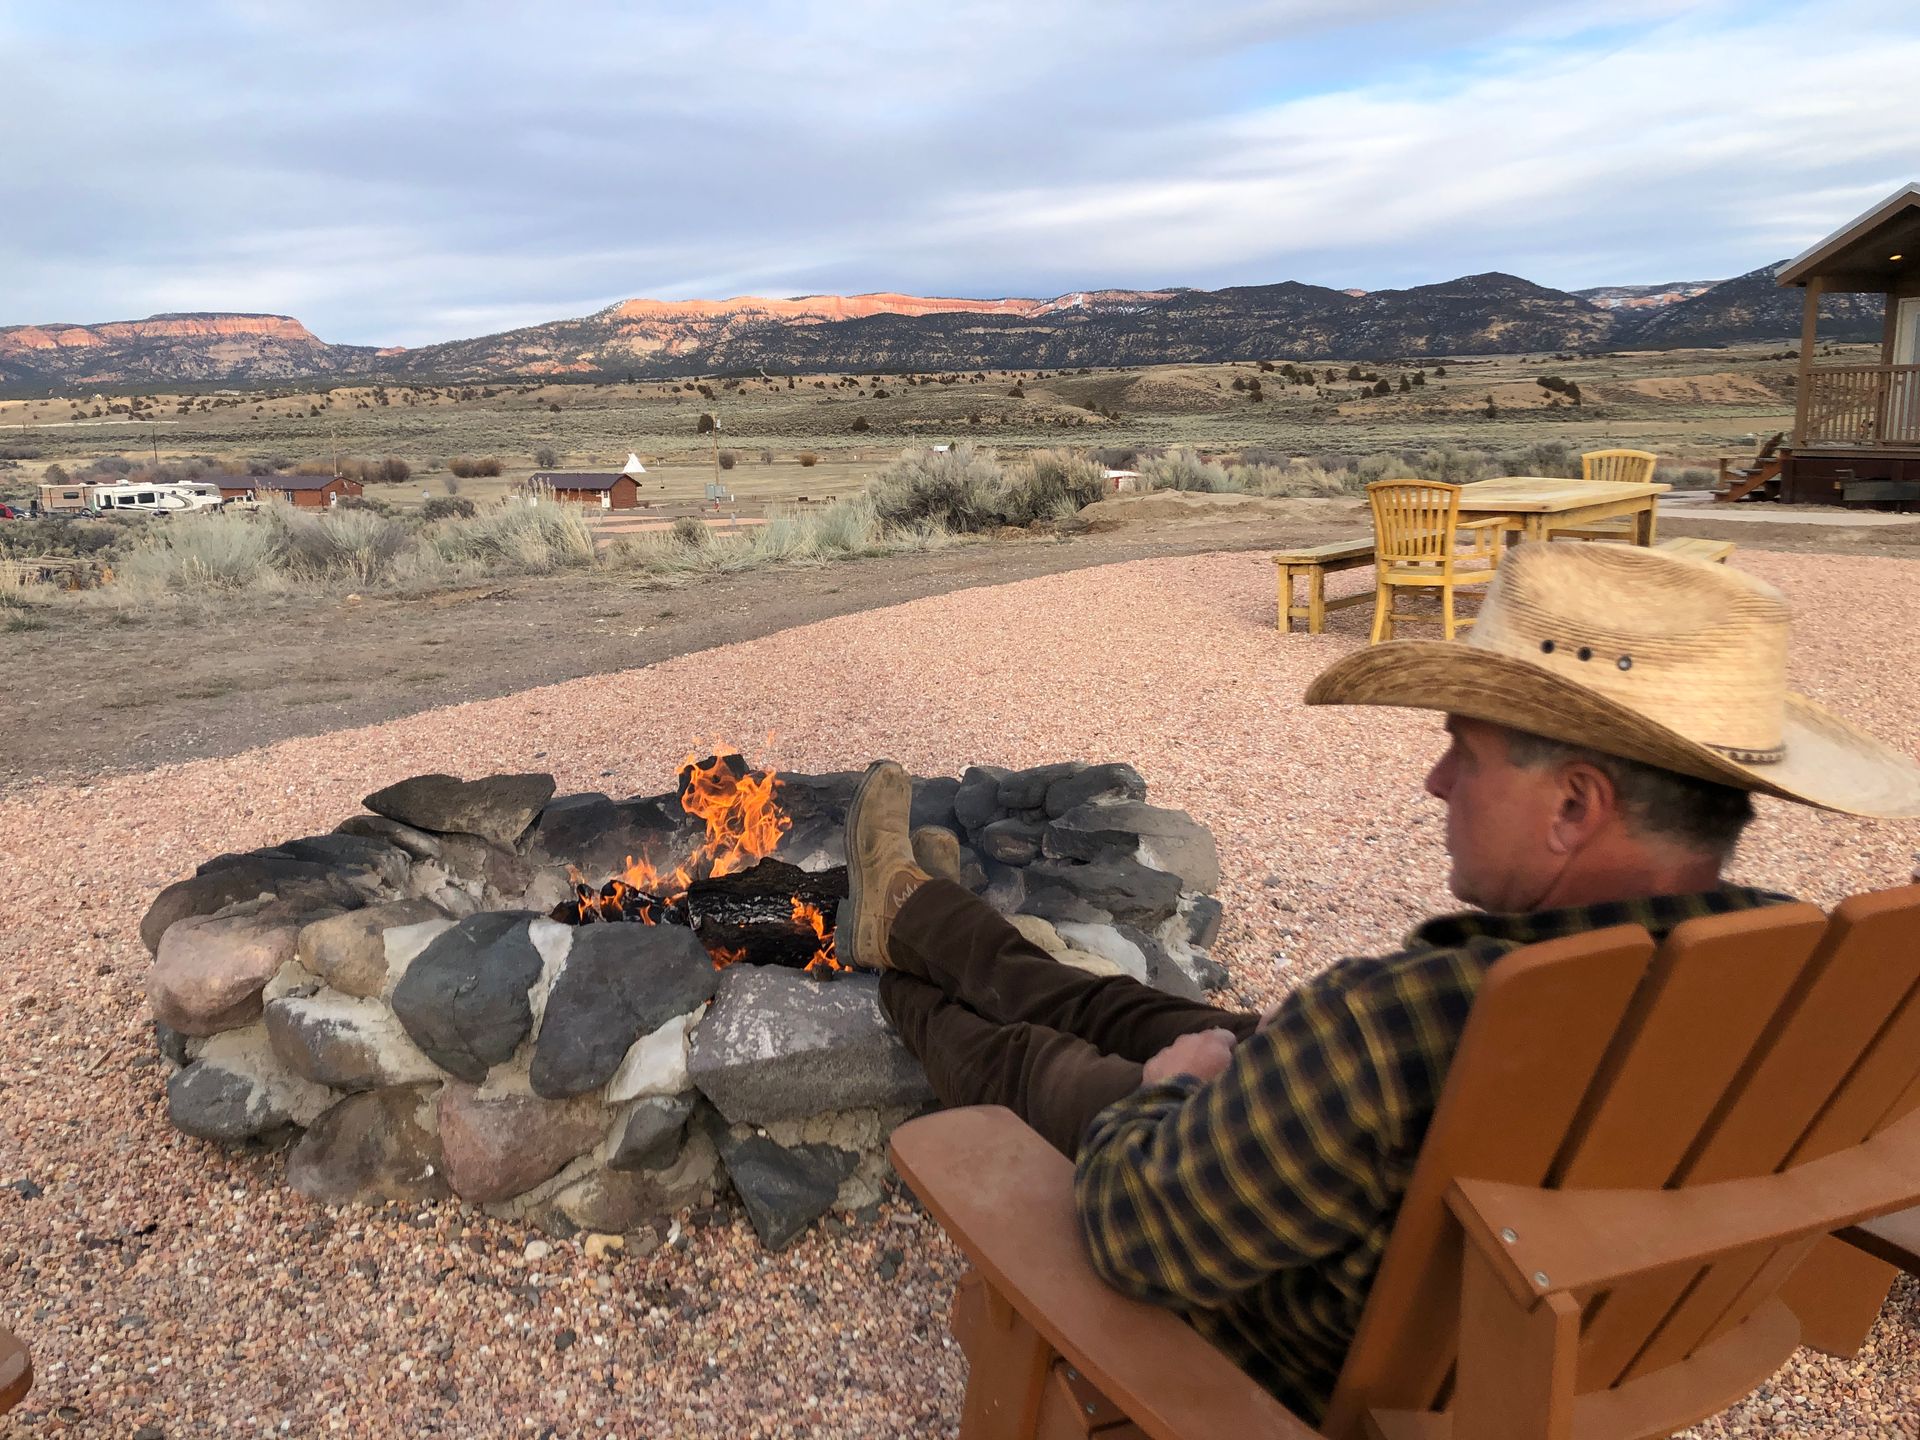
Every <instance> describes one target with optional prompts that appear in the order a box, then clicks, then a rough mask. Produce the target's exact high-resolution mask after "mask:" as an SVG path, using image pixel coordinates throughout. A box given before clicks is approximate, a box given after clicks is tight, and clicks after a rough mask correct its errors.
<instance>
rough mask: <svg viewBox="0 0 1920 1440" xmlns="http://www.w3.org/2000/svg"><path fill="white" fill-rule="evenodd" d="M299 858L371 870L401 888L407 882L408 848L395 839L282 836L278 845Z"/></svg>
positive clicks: (391, 884) (346, 836)
mask: <svg viewBox="0 0 1920 1440" xmlns="http://www.w3.org/2000/svg"><path fill="white" fill-rule="evenodd" d="M275 848H276V849H279V850H284V851H286V853H287V854H289V855H291V856H293V858H294V859H296V860H311V861H313V862H314V863H316V864H319V865H333V866H337V867H339V868H340V869H343V870H370V871H372V872H373V873H374V874H375V875H378V876H379V877H380V883H381V884H383V885H386V886H388V887H389V888H391V889H395V890H397V889H399V888H400V886H402V885H404V884H405V883H406V879H407V866H408V864H409V863H410V859H409V856H408V855H407V852H406V851H404V850H402V849H401V848H400V847H399V846H398V845H395V844H394V843H393V842H392V841H390V840H386V839H381V838H375V837H373V836H368V835H342V834H340V833H339V832H337V831H336V832H335V833H333V834H331V835H307V836H303V837H302V838H300V839H298V840H282V841H281V842H280V843H279V845H277V846H276V847H275Z"/></svg>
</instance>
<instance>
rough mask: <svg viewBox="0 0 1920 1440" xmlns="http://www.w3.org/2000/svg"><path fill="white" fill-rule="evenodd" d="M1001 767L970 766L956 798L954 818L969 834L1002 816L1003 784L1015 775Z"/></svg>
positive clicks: (961, 780) (954, 795)
mask: <svg viewBox="0 0 1920 1440" xmlns="http://www.w3.org/2000/svg"><path fill="white" fill-rule="evenodd" d="M1012 773H1013V772H1012V771H1011V770H1003V769H1001V768H1000V767H999V766H998V765H969V766H968V767H967V770H966V773H965V774H964V775H962V776H961V777H960V784H959V787H958V788H957V789H956V790H955V791H954V794H953V814H954V818H955V819H957V820H958V821H959V822H960V824H961V825H962V826H963V827H965V828H966V829H967V830H968V831H974V830H978V829H979V828H980V827H981V826H982V825H985V824H986V823H987V822H988V821H989V820H991V819H993V818H994V816H996V815H998V814H999V813H1000V782H1001V781H1002V780H1004V779H1006V778H1007V776H1009V775H1011V774H1012Z"/></svg>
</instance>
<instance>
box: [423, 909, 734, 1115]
mask: <svg viewBox="0 0 1920 1440" xmlns="http://www.w3.org/2000/svg"><path fill="white" fill-rule="evenodd" d="M416 964H417V962H416ZM719 983H720V976H719V972H718V971H716V970H715V969H714V968H713V959H712V957H711V956H709V955H708V954H707V952H706V950H705V948H704V947H702V945H701V944H700V942H699V941H698V940H697V939H695V938H694V934H693V932H692V931H691V930H686V929H682V928H681V927H680V926H677V925H583V926H581V927H580V928H579V929H578V930H576V931H575V932H574V938H573V948H572V950H571V952H570V953H569V954H568V956H567V963H566V968H565V969H563V970H562V971H561V972H560V978H559V979H558V980H556V981H555V982H554V986H553V990H552V993H550V994H549V995H548V996H547V1008H546V1013H545V1015H544V1017H543V1018H542V1020H541V1022H540V1038H539V1039H538V1040H537V1041H535V1042H534V1047H533V1066H532V1070H531V1074H530V1079H531V1083H532V1086H533V1093H534V1094H536V1095H540V1096H543V1097H545V1098H546V1099H549V1100H559V1099H564V1098H565V1097H566V1096H569V1095H582V1094H585V1093H586V1092H587V1091H589V1090H598V1089H599V1088H600V1087H601V1086H603V1085H605V1084H606V1083H607V1082H608V1081H609V1080H611V1079H612V1078H613V1073H614V1071H616V1070H618V1069H619V1068H620V1062H621V1060H622V1059H624V1058H625V1056H626V1053H627V1051H628V1049H629V1048H631V1047H632V1045H633V1043H634V1042H635V1041H636V1040H638V1039H639V1038H640V1037H641V1036H642V1035H648V1034H651V1033H652V1032H653V1031H655V1030H658V1029H659V1028H660V1027H661V1026H662V1025H664V1024H666V1023H667V1021H669V1020H671V1019H673V1017H674V1016H676V1015H685V1014H686V1013H687V1012H688V1011H690V1010H696V1009H698V1008H699V1007H700V1006H702V1005H704V1004H706V1002H707V1001H709V1000H711V999H712V998H713V994H714V991H715V989H716V988H717V987H718V986H719Z"/></svg>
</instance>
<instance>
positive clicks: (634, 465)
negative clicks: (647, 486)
mask: <svg viewBox="0 0 1920 1440" xmlns="http://www.w3.org/2000/svg"><path fill="white" fill-rule="evenodd" d="M620 473H621V474H622V475H644V474H646V473H647V467H646V466H644V465H642V464H641V463H640V457H639V456H638V455H636V454H634V453H633V452H632V451H631V450H629V451H628V452H627V463H626V464H625V465H624V466H623V467H622V468H621V471H620Z"/></svg>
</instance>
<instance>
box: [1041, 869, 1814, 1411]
mask: <svg viewBox="0 0 1920 1440" xmlns="http://www.w3.org/2000/svg"><path fill="white" fill-rule="evenodd" d="M1790 898H1791V897H1789V896H1785V895H1775V894H1771V893H1769V892H1766V891H1760V890H1749V889H1744V888H1741V887H1737V886H1724V887H1722V888H1720V889H1718V890H1712V891H1708V892H1705V893H1702V894H1697V895H1663V896H1658V897H1654V898H1651V899H1643V900H1630V901H1619V902H1613V903H1608V904H1603V905H1589V906H1581V907H1575V908H1568V909H1563V910H1549V911H1542V912H1540V913H1538V914H1533V915H1487V914H1478V913H1468V914H1460V915H1448V916H1443V917H1441V918H1438V919H1434V920H1429V921H1427V922H1426V923H1424V924H1422V925H1421V926H1419V928H1417V929H1416V930H1414V931H1413V933H1412V934H1411V935H1409V936H1408V937H1407V941H1406V948H1405V949H1403V950H1401V951H1400V952H1399V953H1398V954H1395V955H1389V956H1386V957H1384V958H1380V959H1356V960H1346V961H1342V962H1340V963H1338V964H1336V965H1333V966H1330V967H1329V968H1328V969H1326V970H1325V971H1323V972H1321V973H1320V974H1319V975H1316V976H1315V977H1314V978H1313V979H1311V980H1309V981H1307V982H1306V983H1305V984H1303V985H1301V986H1300V987H1298V988H1297V989H1295V990H1294V991H1293V992H1292V993H1291V994H1290V995H1288V996H1287V998H1286V1000H1285V1002H1284V1003H1283V1004H1282V1005H1281V1007H1280V1009H1279V1011H1278V1013H1277V1014H1276V1016H1275V1018H1274V1020H1273V1021H1272V1023H1271V1024H1269V1025H1268V1026H1267V1028H1266V1029H1264V1030H1263V1031H1261V1032H1260V1033H1259V1034H1257V1035H1255V1036H1253V1037H1251V1038H1249V1039H1247V1040H1243V1041H1241V1042H1240V1044H1239V1045H1237V1046H1236V1047H1235V1048H1234V1052H1233V1059H1232V1061H1231V1063H1230V1064H1229V1065H1228V1067H1227V1070H1226V1072H1225V1073H1224V1074H1223V1075H1221V1076H1220V1077H1219V1078H1218V1079H1217V1080H1214V1081H1212V1082H1211V1083H1203V1082H1201V1081H1200V1080H1198V1079H1196V1078H1195V1077H1193V1076H1190V1075H1186V1076H1179V1077H1176V1078H1175V1079H1172V1080H1168V1081H1166V1082H1164V1083H1161V1084H1157V1085H1143V1086H1142V1087H1141V1088H1140V1089H1138V1090H1136V1091H1135V1092H1134V1093H1133V1094H1132V1095H1130V1096H1128V1097H1127V1098H1126V1099H1124V1100H1121V1101H1119V1102H1117V1103H1115V1104H1113V1105H1109V1106H1108V1107H1107V1108H1106V1109H1105V1110H1102V1111H1101V1112H1100V1113H1099V1115H1097V1116H1095V1117H1094V1121H1093V1124H1092V1125H1091V1126H1090V1127H1089V1128H1088V1131H1087V1135H1086V1138H1085V1140H1084V1141H1083V1142H1082V1144H1081V1147H1080V1155H1079V1161H1078V1165H1077V1169H1076V1174H1075V1181H1074V1188H1075V1195H1076V1199H1077V1201H1078V1205H1079V1211H1080V1223H1081V1230H1082V1232H1083V1234H1084V1235H1085V1237H1086V1242H1087V1246H1088V1249H1089V1251H1090V1252H1091V1257H1092V1260H1093V1264H1094V1267H1095V1268H1096V1269H1097V1270H1098V1271H1099V1272H1100V1274H1101V1275H1102V1276H1103V1277H1104V1278H1105V1279H1106V1280H1107V1282H1108V1283H1109V1284H1111V1285H1113V1286H1114V1287H1115V1288H1116V1289H1119V1290H1122V1291H1125V1292H1126V1293H1128V1294H1130V1295H1134V1296H1138V1297H1139V1298H1141V1299H1145V1300H1151V1301H1154V1302H1156V1303H1158V1304H1162V1305H1167V1306H1170V1307H1172V1308H1174V1309H1177V1310H1179V1311H1181V1312H1182V1313H1183V1314H1184V1315H1185V1316H1186V1317H1187V1319H1188V1320H1189V1321H1190V1322H1191V1323H1192V1324H1193V1326H1194V1327H1195V1328H1196V1329H1197V1330H1199V1331H1200V1332H1201V1333H1202V1334H1203V1335H1205V1336H1206V1337H1207V1338H1208V1339H1209V1340H1211V1341H1212V1342H1213V1343H1214V1344H1215V1345H1217V1346H1218V1347H1219V1348H1220V1349H1222V1350H1224V1351H1225V1352H1226V1353H1227V1354H1229V1355H1231V1356H1232V1357H1233V1358H1234V1359H1235V1360H1237V1361H1238V1362H1239V1363H1240V1365H1241V1366H1242V1368H1243V1369H1245V1370H1246V1371H1247V1372H1248V1373H1249V1374H1251V1375H1252V1376H1253V1377H1254V1378H1255V1379H1257V1380H1259V1381H1260V1382H1261V1383H1262V1384H1263V1385H1265V1386H1266V1387H1267V1388H1268V1389H1269V1390H1271V1391H1273V1392H1274V1394H1276V1395H1277V1396H1279V1398H1280V1399H1281V1400H1283V1401H1284V1402H1286V1403H1287V1404H1288V1405H1289V1406H1290V1407H1292V1408H1293V1409H1294V1410H1295V1411H1297V1412H1298V1413H1300V1414H1301V1415H1303V1416H1304V1417H1306V1418H1308V1419H1311V1420H1318V1419H1319V1417H1320V1415H1321V1413H1322V1412H1323V1411H1324V1409H1325V1408H1326V1403H1327V1400H1328V1399H1329V1398H1330V1396H1331V1394H1332V1391H1333V1385H1334V1381H1335V1380H1336V1378H1337V1377H1338V1375H1339V1371H1340V1365H1341V1362H1342V1361H1343V1360H1344V1358H1345V1356H1346V1352H1347V1347H1348V1345H1349V1344H1350V1343H1351V1342H1352V1340H1353V1336H1354V1332H1355V1330H1356V1329H1357V1327H1358V1326H1359V1323H1360V1312H1361V1309H1362V1308H1363V1307H1364V1305H1365V1304H1366V1298H1367V1291H1368V1289H1369V1287H1371V1285H1372V1284H1373V1277H1374V1272H1375V1271H1376V1270H1377V1269H1378V1268H1379V1264H1380V1257H1381V1254H1382V1252H1383V1251H1384V1250H1385V1249H1386V1244H1387V1237H1388V1235H1389V1234H1390V1233H1391V1231H1392V1229H1393V1220H1394V1213H1395V1211H1396V1210H1397V1209H1398V1208H1399V1205H1400V1200H1401V1197H1402V1196H1403V1195H1404V1194H1405V1193H1406V1188H1407V1184H1408V1182H1409V1181H1410V1180H1411V1179H1412V1177H1413V1167H1414V1161H1415V1160H1416V1158H1417V1157H1418V1156H1419V1153H1420V1145H1421V1142H1422V1140H1423V1139H1424V1138H1425V1136H1426V1130H1427V1125H1428V1123H1429V1122H1430V1121H1431V1120H1432V1118H1433V1108H1434V1105H1435V1104H1436V1103H1437V1102H1438V1100H1439V1098H1440V1089H1441V1086H1442V1084H1444V1082H1445V1080H1446V1074H1447V1067H1448V1065H1449V1064H1450V1063H1451V1061H1452V1059H1453V1052H1454V1048H1455V1046H1456V1045H1457V1044H1458V1043H1459V1039H1460V1033H1461V1030H1462V1028H1463V1027H1464V1025H1465V1024H1466V1019H1467V1011H1468V1009H1469V1007H1470V1006H1471V1005H1472V1004H1473V997H1474V992H1475V991H1476V990H1477V989H1478V988H1479V985H1480V981H1481V978H1482V977H1483V976H1484V975H1485V974H1486V973H1487V970H1488V968H1489V967H1490V966H1492V964H1493V963H1494V962H1495V961H1496V960H1498V959H1499V958H1500V957H1501V956H1502V955H1505V954H1506V953H1507V952H1508V951H1510V950H1515V949H1518V948H1519V947H1520V946H1522V945H1530V944H1533V943H1534V942H1536V941H1540V940H1552V939H1556V938H1558V937H1560V936H1564V935H1574V934H1579V933H1581V932H1583V931H1588V930H1599V929H1604V928H1606V927H1607V926H1610V925H1629V924H1631V925H1643V926H1645V927H1646V928H1647V930H1648V931H1650V932H1651V933H1652V934H1653V936H1654V937H1655V938H1656V939H1659V938H1660V937H1662V936H1664V935H1665V934H1666V933H1667V931H1668V930H1670V929H1672V928H1673V927H1674V926H1675V925H1677V924H1679V923H1680V922H1681V921H1682V920H1690V919H1693V918H1695V917H1698V916H1702V915H1717V914H1722V913H1725V912H1727V911H1731V910H1746V909H1751V908H1753V907H1755V906H1758V905H1766V904H1775V903H1780V902H1784V901H1787V900H1789V899H1790Z"/></svg>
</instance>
